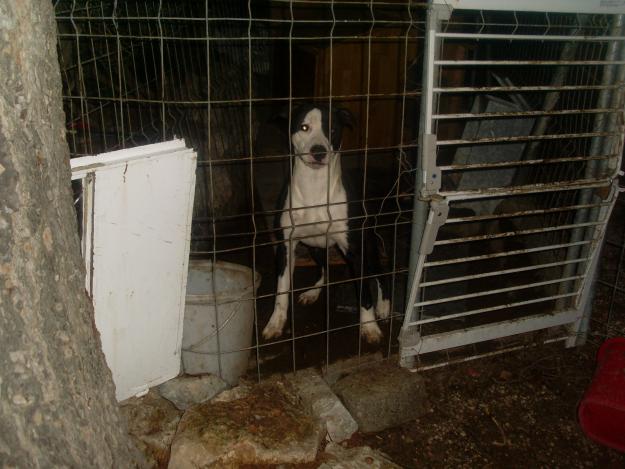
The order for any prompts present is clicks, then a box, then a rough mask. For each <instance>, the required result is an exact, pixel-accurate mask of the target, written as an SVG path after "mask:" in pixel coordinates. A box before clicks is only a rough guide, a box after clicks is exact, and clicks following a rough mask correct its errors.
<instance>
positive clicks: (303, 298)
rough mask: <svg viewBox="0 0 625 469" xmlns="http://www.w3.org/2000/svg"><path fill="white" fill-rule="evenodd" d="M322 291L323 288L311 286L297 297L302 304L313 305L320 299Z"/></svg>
mask: <svg viewBox="0 0 625 469" xmlns="http://www.w3.org/2000/svg"><path fill="white" fill-rule="evenodd" d="M320 293H321V288H311V289H310V290H306V291H305V292H303V293H301V294H300V295H299V296H298V297H297V302H298V303H299V304H301V305H311V304H313V303H314V302H315V301H317V300H318V299H319V294H320Z"/></svg>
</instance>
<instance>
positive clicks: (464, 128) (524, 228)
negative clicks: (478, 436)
mask: <svg viewBox="0 0 625 469" xmlns="http://www.w3.org/2000/svg"><path fill="white" fill-rule="evenodd" d="M448 3H451V4H453V5H454V6H455V7H456V8H458V7H460V8H463V6H464V7H465V8H476V6H475V5H477V4H480V3H481V4H484V3H488V4H490V5H492V4H493V3H494V2H477V1H467V2H464V1H462V0H459V1H455V2H448ZM523 3H526V4H531V7H535V6H537V5H538V3H539V2H535V1H530V2H515V3H514V7H515V8H517V9H523V6H522V4H523ZM543 3H550V4H552V5H553V6H551V7H544V8H547V9H549V8H554V7H555V8H556V10H550V11H545V10H544V9H542V10H541V11H536V10H534V11H532V12H528V11H501V8H504V9H506V8H509V7H506V6H505V5H504V6H503V7H502V6H500V5H498V6H497V8H498V9H499V10H498V11H494V10H488V9H482V10H461V9H456V10H453V11H452V10H451V7H450V6H449V5H439V4H434V5H432V6H431V8H430V10H429V13H428V20H427V27H426V48H425V52H424V65H423V66H424V69H423V99H422V107H421V121H420V138H419V168H418V172H417V174H418V177H417V178H416V179H417V182H416V185H417V190H416V194H417V195H416V198H415V205H414V214H413V233H412V247H413V248H412V252H411V259H410V277H409V285H410V288H409V295H408V299H407V307H406V315H405V318H404V323H403V328H402V331H401V334H400V361H401V363H402V365H403V366H407V367H418V368H427V367H432V366H439V365H441V364H445V363H449V362H451V361H458V360H468V359H471V358H473V357H476V356H483V355H485V354H493V353H499V352H501V351H505V350H509V349H513V348H517V347H522V346H524V345H527V344H529V343H532V344H533V343H539V342H551V341H563V342H565V343H566V345H567V346H572V345H575V344H577V343H579V342H580V341H582V340H583V339H584V337H585V332H586V329H587V324H588V313H589V311H588V310H589V305H590V300H591V299H592V286H593V285H592V283H593V278H594V272H595V268H596V266H597V263H598V262H600V259H599V252H600V248H601V243H602V240H603V235H604V231H605V227H606V223H607V220H608V218H609V215H610V212H611V210H612V207H613V205H614V202H615V199H616V196H617V194H618V185H617V181H616V178H617V177H618V168H620V159H621V154H622V150H623V112H622V111H623V86H624V85H623V83H624V80H625V67H624V64H625V47H624V44H623V40H624V39H625V38H624V37H623V35H624V27H623V16H622V15H619V14H616V13H623V11H622V10H623V7H622V6H620V7H614V6H612V7H611V8H607V7H605V5H606V4H605V2H603V3H602V2H599V1H588V2H572V3H569V4H568V6H567V5H565V7H566V8H568V10H566V12H562V10H558V9H557V7H558V5H557V3H558V2H543ZM467 4H468V5H467ZM559 6H560V7H562V5H559ZM573 12H574V13H573ZM597 12H601V13H602V14H596V13H597ZM591 13H593V14H591ZM528 336H529V342H528Z"/></svg>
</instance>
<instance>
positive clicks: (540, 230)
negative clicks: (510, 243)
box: [434, 221, 606, 246]
mask: <svg viewBox="0 0 625 469" xmlns="http://www.w3.org/2000/svg"><path fill="white" fill-rule="evenodd" d="M605 223H606V222H604V221H603V222H600V221H599V222H592V223H576V224H574V225H558V226H548V227H545V228H533V229H530V230H517V231H506V232H503V233H492V234H486V235H479V236H465V237H464V238H451V239H440V240H438V241H436V242H435V243H434V245H435V246H442V245H448V244H456V243H466V242H470V241H485V240H490V239H499V238H509V237H512V236H525V235H532V234H538V233H549V232H552V231H559V230H574V229H577V228H581V227H586V226H597V225H603V224H605Z"/></svg>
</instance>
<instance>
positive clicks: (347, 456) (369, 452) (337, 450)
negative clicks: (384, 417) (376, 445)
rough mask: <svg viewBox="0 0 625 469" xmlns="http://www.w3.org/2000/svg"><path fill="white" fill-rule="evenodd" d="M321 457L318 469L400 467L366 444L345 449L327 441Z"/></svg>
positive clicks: (393, 468) (380, 468)
mask: <svg viewBox="0 0 625 469" xmlns="http://www.w3.org/2000/svg"><path fill="white" fill-rule="evenodd" d="M321 459H322V460H323V461H324V462H323V463H322V464H321V465H320V466H319V468H318V469H362V468H363V467H366V468H371V469H401V466H398V465H397V464H395V463H394V462H393V461H391V460H390V459H389V457H388V456H387V455H386V454H384V453H381V452H380V451H376V450H373V449H371V448H369V447H368V446H359V447H356V448H349V449H345V448H343V447H342V446H341V445H338V444H336V443H329V444H328V445H327V446H326V449H325V452H324V453H323V455H322V456H321Z"/></svg>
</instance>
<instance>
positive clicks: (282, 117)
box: [270, 104, 299, 123]
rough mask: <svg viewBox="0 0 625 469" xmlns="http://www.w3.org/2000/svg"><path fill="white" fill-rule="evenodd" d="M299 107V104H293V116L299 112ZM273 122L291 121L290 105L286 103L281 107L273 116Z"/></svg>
mask: <svg viewBox="0 0 625 469" xmlns="http://www.w3.org/2000/svg"><path fill="white" fill-rule="evenodd" d="M298 109H299V105H293V107H292V108H291V116H294V115H295V114H297V111H298ZM270 120H271V122H274V123H285V122H288V121H289V105H288V104H284V105H283V106H281V107H280V109H279V110H278V111H277V112H276V113H275V114H274V115H273V116H272V117H271V119H270Z"/></svg>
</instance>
